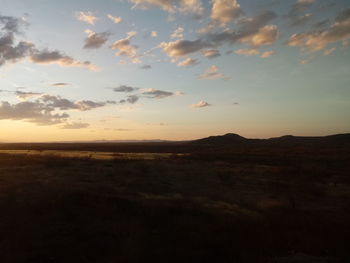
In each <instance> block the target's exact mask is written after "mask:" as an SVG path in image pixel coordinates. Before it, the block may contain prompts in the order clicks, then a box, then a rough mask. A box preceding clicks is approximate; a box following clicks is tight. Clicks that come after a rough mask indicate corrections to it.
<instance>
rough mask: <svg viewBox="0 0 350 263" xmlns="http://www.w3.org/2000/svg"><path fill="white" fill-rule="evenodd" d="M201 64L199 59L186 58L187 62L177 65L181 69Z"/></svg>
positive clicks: (183, 61)
mask: <svg viewBox="0 0 350 263" xmlns="http://www.w3.org/2000/svg"><path fill="white" fill-rule="evenodd" d="M197 64H199V61H198V60H197V59H192V58H186V59H185V60H182V61H180V62H179V63H178V64H177V65H178V66H179V67H190V66H194V65H197Z"/></svg>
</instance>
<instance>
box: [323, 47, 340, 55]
mask: <svg viewBox="0 0 350 263" xmlns="http://www.w3.org/2000/svg"><path fill="white" fill-rule="evenodd" d="M336 50H337V49H336V48H335V47H332V48H329V49H327V50H325V51H324V52H323V55H325V56H328V55H330V54H332V53H333V52H334V51H336Z"/></svg>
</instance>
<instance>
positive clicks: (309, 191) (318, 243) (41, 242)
mask: <svg viewBox="0 0 350 263" xmlns="http://www.w3.org/2000/svg"><path fill="white" fill-rule="evenodd" d="M230 156H231V157H230ZM232 156H233V157H232ZM235 156H236V155H232V153H230V154H227V153H225V154H223V155H221V156H220V155H215V156H213V155H210V154H207V155H206V156H204V154H203V153H202V154H201V156H200V158H199V156H198V154H193V155H192V156H183V157H178V156H177V157H176V156H173V159H167V160H164V159H163V160H130V159H129V158H126V159H123V158H118V159H113V160H96V159H93V158H86V157H84V158H82V157H79V158H71V157H59V156H39V155H9V154H0V211H1V218H0V257H1V262H5V263H8V262H9V263H10V262H28V263H29V262H65V263H70V262H101V263H104V262H106V263H109V262H152V261H153V262H160V261H162V262H284V261H283V260H288V259H292V258H293V257H295V254H296V253H302V255H306V256H304V258H313V259H315V258H316V260H319V261H316V262H323V261H324V260H326V259H327V260H328V261H327V262H342V260H343V259H344V260H345V259H346V258H348V250H347V242H348V239H349V237H350V201H349V200H350V191H349V188H350V180H349V178H348V174H350V173H349V172H350V169H349V165H348V162H347V160H343V161H339V160H342V159H341V158H334V156H333V155H332V156H331V157H330V158H329V159H328V160H331V161H328V162H324V158H326V156H327V155H323V154H320V156H315V155H314V154H312V155H308V154H306V153H305V154H304V155H303V156H302V158H301V159H302V160H300V158H297V159H296V157H295V155H289V156H284V157H283V158H279V159H278V158H277V157H278V155H277V154H276V155H275V156H272V157H271V159H269V158H268V156H269V153H266V154H265V155H261V153H260V155H256V153H254V154H253V155H252V154H251V153H247V154H246V155H244V154H243V155H242V154H240V157H239V158H235ZM119 157H120V156H119ZM266 160H267V161H266ZM271 160H272V161H271ZM278 160H282V161H280V162H279V161H278ZM318 160H319V161H318ZM332 160H334V161H332ZM286 257H287V258H286ZM286 262H287V261H286ZM305 262H306V261H305Z"/></svg>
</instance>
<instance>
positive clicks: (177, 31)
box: [170, 27, 185, 39]
mask: <svg viewBox="0 0 350 263" xmlns="http://www.w3.org/2000/svg"><path fill="white" fill-rule="evenodd" d="M184 31H185V29H184V28H183V27H178V28H176V29H175V31H174V32H173V33H172V34H171V35H170V38H175V39H176V38H178V39H183V38H184V34H183V33H184Z"/></svg>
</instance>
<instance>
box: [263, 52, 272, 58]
mask: <svg viewBox="0 0 350 263" xmlns="http://www.w3.org/2000/svg"><path fill="white" fill-rule="evenodd" d="M273 54H275V51H265V52H263V53H262V54H261V56H260V57H261V58H269V57H271V56H272V55H273Z"/></svg>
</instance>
